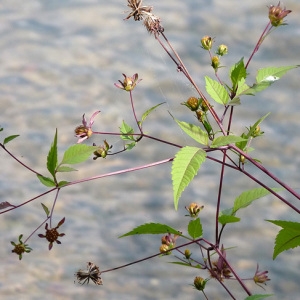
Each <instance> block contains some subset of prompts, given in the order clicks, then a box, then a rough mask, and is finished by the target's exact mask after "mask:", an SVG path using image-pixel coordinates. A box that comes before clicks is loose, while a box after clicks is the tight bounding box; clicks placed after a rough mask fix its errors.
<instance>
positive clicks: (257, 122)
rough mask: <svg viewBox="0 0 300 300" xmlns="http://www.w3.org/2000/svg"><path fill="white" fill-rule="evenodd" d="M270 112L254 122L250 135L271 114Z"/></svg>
mask: <svg viewBox="0 0 300 300" xmlns="http://www.w3.org/2000/svg"><path fill="white" fill-rule="evenodd" d="M269 114H270V113H267V114H266V115H264V116H263V117H261V118H260V119H259V120H258V121H256V122H255V123H254V125H253V126H251V128H250V130H249V133H248V137H250V136H252V135H253V133H254V131H255V130H256V127H257V126H258V125H259V124H260V123H261V122H262V121H263V120H264V119H265V118H266V117H267V116H268V115H269Z"/></svg>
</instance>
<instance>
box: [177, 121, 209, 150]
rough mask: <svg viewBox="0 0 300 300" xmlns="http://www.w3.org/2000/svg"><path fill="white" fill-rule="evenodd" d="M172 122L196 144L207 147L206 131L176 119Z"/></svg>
mask: <svg viewBox="0 0 300 300" xmlns="http://www.w3.org/2000/svg"><path fill="white" fill-rule="evenodd" d="M174 120H175V121H176V123H177V124H178V125H179V126H180V128H181V129H182V130H183V131H184V132H185V133H186V134H187V135H189V136H190V137H191V138H192V139H194V140H195V141H196V142H198V143H200V144H201V145H205V146H207V145H208V134H207V132H206V131H204V130H202V129H201V128H200V127H199V126H196V125H194V124H190V123H186V122H182V121H179V120H176V119H174Z"/></svg>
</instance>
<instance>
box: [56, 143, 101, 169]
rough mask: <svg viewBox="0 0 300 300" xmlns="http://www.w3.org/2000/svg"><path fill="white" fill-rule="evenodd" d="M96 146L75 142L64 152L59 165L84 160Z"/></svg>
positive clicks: (77, 162)
mask: <svg viewBox="0 0 300 300" xmlns="http://www.w3.org/2000/svg"><path fill="white" fill-rule="evenodd" d="M97 148H98V147H97V146H88V145H85V144H75V145H72V146H70V147H69V148H68V149H67V150H66V151H65V153H64V157H63V160H62V162H61V163H60V164H59V167H61V165H64V164H69V165H73V164H79V163H81V162H84V161H86V160H87V159H88V158H89V157H90V155H91V154H92V153H93V152H94V151H96V150H97Z"/></svg>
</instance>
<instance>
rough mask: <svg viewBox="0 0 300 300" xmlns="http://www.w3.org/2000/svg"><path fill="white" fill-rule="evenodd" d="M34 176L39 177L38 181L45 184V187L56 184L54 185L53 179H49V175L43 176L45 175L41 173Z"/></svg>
mask: <svg viewBox="0 0 300 300" xmlns="http://www.w3.org/2000/svg"><path fill="white" fill-rule="evenodd" d="M36 176H37V178H38V179H39V181H40V182H41V183H42V184H43V185H45V186H47V187H53V186H56V185H55V182H54V181H53V179H51V178H49V177H45V176H43V175H39V174H37V175H36Z"/></svg>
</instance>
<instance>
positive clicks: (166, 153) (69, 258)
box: [0, 0, 300, 300]
mask: <svg viewBox="0 0 300 300" xmlns="http://www.w3.org/2000/svg"><path fill="white" fill-rule="evenodd" d="M126 3H127V2H126V1H125V0H122V1H121V0H110V1H101V0H98V1H97V0H85V1H84V0H77V1H68V0H60V1H58V0H52V1H42V0H40V1H34V0H28V1H20V0H18V1H17V0H10V1H8V0H3V1H2V2H1V3H0V17H1V22H0V37H1V38H0V62H1V68H0V92H1V93H0V99H1V100H0V111H1V119H0V123H1V126H2V127H4V128H5V131H4V133H5V135H6V136H7V135H11V134H20V137H19V138H17V139H16V140H14V141H13V142H11V143H10V144H8V149H9V150H10V151H11V152H12V153H14V154H15V155H16V157H17V158H18V159H20V160H21V161H22V162H24V163H25V164H27V165H28V166H30V167H31V168H33V169H34V170H36V171H38V172H40V173H43V174H45V175H46V174H47V171H46V167H45V163H46V157H47V153H48V150H49V147H50V144H51V141H52V140H53V136H54V132H55V128H57V129H58V143H59V155H60V157H61V156H62V154H63V151H64V150H65V149H67V148H68V147H69V146H70V145H72V144H73V143H75V142H76V139H75V138H74V134H73V131H74V128H75V127H76V126H77V125H79V124H80V122H81V117H82V115H83V114H84V113H86V115H87V116H90V115H91V114H92V113H93V112H94V111H95V110H101V113H100V115H99V116H98V117H97V119H96V121H95V125H94V126H95V127H94V129H95V130H98V131H109V132H117V131H118V128H119V126H120V125H121V122H122V120H126V121H127V122H128V123H130V124H132V125H133V124H134V121H133V116H132V112H131V109H130V102H129V99H128V95H127V94H126V93H124V92H123V91H121V90H118V89H116V88H115V87H114V85H113V83H114V82H117V80H118V79H122V75H121V74H122V73H126V74H128V75H132V74H134V73H136V72H137V73H138V74H139V76H140V78H143V80H142V82H141V83H140V84H139V86H138V88H137V89H136V91H135V94H134V97H135V104H136V110H137V113H138V114H140V115H141V114H142V113H143V112H144V111H145V110H146V109H148V108H149V107H151V106H153V105H155V104H158V103H161V102H166V104H165V105H164V106H161V107H160V108H159V109H157V110H156V113H155V114H153V115H151V116H149V120H148V123H147V122H146V123H145V125H144V126H145V128H144V129H145V131H147V133H149V134H151V135H154V136H156V137H158V138H162V139H167V140H169V141H171V142H173V143H178V144H184V143H190V142H191V141H190V140H189V139H188V138H187V137H186V136H185V135H184V134H183V133H178V128H177V127H176V126H175V125H174V122H173V120H172V118H171V117H170V115H169V113H168V111H169V112H171V114H172V115H174V116H176V118H178V119H183V120H186V121H190V122H191V121H193V120H194V119H193V118H192V117H189V116H187V114H186V112H187V109H186V108H185V107H183V106H182V105H180V103H181V102H183V101H185V100H186V99H187V97H189V96H191V95H194V94H193V93H194V92H193V90H192V88H191V87H190V85H189V84H188V83H187V81H186V80H185V79H184V78H183V76H182V74H180V73H178V72H177V71H176V67H175V65H174V64H173V63H172V61H171V60H170V59H169V58H168V56H167V54H166V53H165V52H164V51H163V49H162V48H161V47H160V46H159V44H158V43H157V42H156V41H155V39H154V38H153V36H150V35H149V34H148V33H147V32H146V30H145V28H143V26H142V24H140V23H138V22H134V21H133V20H131V19H130V20H129V21H126V22H125V21H123V19H124V18H125V16H126V14H124V13H123V12H124V11H126V10H127V7H126ZM145 4H150V5H154V12H155V13H156V14H157V15H159V16H160V17H161V19H162V22H163V25H164V28H165V34H166V35H167V37H168V38H169V40H170V41H171V42H172V44H173V45H174V47H175V48H176V49H177V51H178V52H179V54H180V55H181V57H182V59H183V61H184V62H185V63H186V66H187V67H188V69H189V71H190V73H191V74H192V76H194V78H195V80H196V82H197V83H199V86H200V87H201V88H204V80H203V77H204V75H209V76H212V77H213V75H214V74H213V72H212V70H211V67H210V66H209V58H208V56H207V53H205V52H204V51H203V50H202V49H201V48H200V46H199V40H200V39H201V38H202V36H204V35H211V36H213V37H215V40H216V43H217V44H220V43H224V44H227V45H228V46H229V54H228V55H227V56H226V57H224V60H223V61H222V65H224V66H227V67H228V66H230V65H232V64H233V63H235V62H236V61H238V60H239V59H240V58H241V57H243V56H244V57H245V58H248V57H249V55H250V53H251V51H252V49H253V47H254V45H255V42H256V41H257V39H258V37H259V36H260V34H261V32H262V30H263V29H264V27H265V26H266V24H267V22H268V19H267V13H268V10H267V8H266V6H267V5H269V4H270V3H269V1H260V0H253V1H247V2H246V1H243V2H241V1H236V0H234V1H229V0H227V1H222V0H215V1H199V0H197V1H195V0H186V1H178V0H165V1H158V0H155V1H152V2H151V1H146V3H145ZM273 4H277V3H273ZM284 4H285V5H286V6H287V8H289V9H292V10H293V13H292V14H290V15H289V16H288V18H287V19H288V23H289V25H288V26H284V27H282V28H279V29H278V30H276V31H275V32H274V33H272V34H271V35H270V37H268V38H267V39H266V41H265V43H264V45H263V47H262V48H261V50H260V51H259V53H257V55H256V56H255V57H254V60H253V63H252V65H250V67H249V72H250V73H251V74H252V75H251V76H252V77H251V78H254V76H255V75H254V74H255V72H256V70H257V69H258V68H260V67H266V66H273V65H274V66H281V65H295V64H299V40H300V39H299V37H300V21H299V20H300V18H299V11H300V4H299V3H298V1H296V0H294V1H285V3H284ZM219 72H220V76H223V78H225V76H226V74H227V72H228V68H223V69H221V70H220V71H219ZM299 95H300V90H299V70H297V69H296V70H293V71H291V72H289V73H288V74H287V75H286V76H285V77H283V78H282V80H280V81H279V82H276V84H274V85H273V86H272V87H271V88H270V89H269V90H268V91H265V92H262V93H260V94H259V95H258V96H257V97H249V96H247V97H245V99H242V104H243V105H242V106H240V107H237V108H236V113H237V114H236V116H235V121H236V123H235V128H233V130H237V132H238V133H241V132H242V131H243V128H244V127H245V126H249V125H250V124H251V123H252V124H253V123H254V122H255V121H256V120H258V119H259V118H260V117H261V116H263V115H265V114H266V113H268V112H269V111H271V112H272V114H271V115H270V116H269V117H268V119H267V120H266V121H265V122H264V124H263V131H265V137H264V138H262V139H259V140H258V141H257V142H256V144H255V148H256V151H257V152H256V153H257V156H256V157H257V158H258V159H260V160H261V161H263V163H264V165H265V166H266V167H267V168H269V169H270V170H271V171H272V172H273V173H274V174H275V175H276V176H278V177H279V178H281V179H284V180H285V181H286V182H287V183H289V184H290V185H291V186H292V187H299V179H300V177H299V172H298V170H299V164H300V158H299V155H298V154H299V150H298V148H297V145H299V142H300V139H299V134H298V132H299V130H298V128H299V125H300V124H299V109H300V105H299V103H300V102H299V101H298V99H299ZM189 118H190V119H189ZM105 138H107V140H108V142H109V143H110V144H113V150H114V149H115V150H117V149H121V148H122V142H121V141H119V139H118V137H116V136H112V137H109V136H105V137H104V136H100V138H99V137H98V136H93V137H92V138H91V140H90V141H91V143H92V142H96V143H98V144H101V143H102V141H103V139H105ZM175 153H176V148H172V147H165V146H163V145H162V144H159V143H155V142H153V141H149V140H145V141H144V140H143V141H142V142H141V145H140V146H139V147H137V148H136V149H134V150H132V151H131V152H128V153H126V154H123V155H118V156H114V157H109V158H107V159H106V160H100V159H99V160H96V161H92V160H89V161H88V162H86V163H83V164H80V165H78V166H76V167H77V169H78V172H74V173H72V174H62V175H60V179H64V180H79V179H82V178H87V177H90V176H95V175H98V174H104V173H107V172H111V171H116V170H119V169H121V168H129V167H133V166H140V165H142V164H143V163H151V162H153V161H158V160H162V159H166V158H170V157H172V156H173V155H174V154H175ZM0 159H1V175H2V176H1V180H0V187H1V189H0V200H1V201H9V202H11V203H13V204H20V203H23V202H24V201H26V200H29V199H31V198H33V197H35V196H37V195H39V194H41V193H43V192H45V191H46V190H47V189H46V187H43V186H41V184H39V182H38V180H37V179H36V178H35V176H33V175H32V173H31V172H30V171H28V170H25V169H24V168H22V167H21V166H20V165H19V164H18V163H16V162H15V161H13V160H12V159H10V158H9V157H8V156H7V154H5V153H4V152H3V151H1V153H0ZM170 167H171V166H170V164H164V165H161V166H159V167H157V168H149V169H146V170H142V171H138V172H134V173H127V174H126V175H120V176H117V177H109V178H104V179H102V180H97V181H91V182H87V183H83V184H79V185H74V186H70V187H67V188H65V189H63V190H62V191H61V193H60V195H59V198H58V201H57V204H56V206H55V213H54V220H53V222H54V223H55V224H57V223H58V222H59V220H61V219H62V218H63V217H66V222H65V224H64V225H63V226H62V227H61V228H60V229H61V231H62V232H64V233H66V235H65V236H64V237H62V238H61V239H60V240H61V242H62V245H56V244H55V245H54V246H53V249H52V250H51V251H48V250H47V247H48V245H47V243H46V241H45V240H41V239H40V238H38V237H37V235H36V234H34V236H33V237H32V238H31V239H30V240H29V244H30V246H31V247H32V248H33V249H34V250H33V251H32V253H30V254H25V255H24V258H23V259H22V260H21V261H19V260H18V258H17V256H16V255H14V254H11V249H12V246H11V245H10V241H12V240H14V241H15V242H16V241H17V237H18V236H19V235H20V234H23V235H24V237H28V236H29V235H30V234H31V233H32V232H33V230H34V229H35V228H37V227H38V226H39V225H40V224H41V222H42V220H44V217H45V214H44V211H43V210H42V208H41V205H40V203H41V202H43V203H44V204H46V205H48V206H49V207H51V204H52V203H53V200H54V196H55V195H54V194H53V193H51V194H48V195H46V196H45V197H44V198H42V199H37V200H36V201H34V202H31V203H30V204H28V205H26V206H24V207H22V208H20V209H18V210H14V211H12V212H10V213H6V214H3V215H1V218H0V226H1V242H2V247H1V249H0V258H1V261H2V265H1V269H2V271H1V273H0V291H1V292H0V293H1V297H2V298H3V299H45V300H47V299H112V300H113V299H125V300H126V299H200V298H199V297H200V296H199V293H197V291H196V290H194V289H192V287H191V286H190V284H192V282H193V279H194V277H195V276H198V275H200V276H203V277H206V276H207V274H206V273H205V272H203V273H200V272H197V271H196V270H195V269H186V268H183V267H180V266H176V265H172V264H168V263H167V262H168V261H174V260H175V259H174V258H172V257H160V258H154V259H152V260H149V261H145V262H142V263H140V264H137V265H134V266H130V267H128V268H125V269H121V270H118V271H114V272H108V273H103V275H102V278H103V282H104V285H103V286H101V287H98V286H95V285H93V284H90V285H88V286H78V285H75V284H74V277H73V274H74V272H75V271H76V270H77V269H79V268H84V267H85V265H86V262H87V261H93V262H95V263H97V264H98V265H99V266H100V268H101V270H107V269H110V268H113V267H117V266H120V265H123V264H127V263H129V262H131V261H134V260H137V259H141V258H143V257H146V256H150V255H153V254H154V253H156V252H157V251H158V248H159V246H160V236H137V237H128V238H123V239H118V236H120V235H122V234H124V233H125V232H127V231H129V230H131V229H132V228H134V227H135V226H137V225H140V224H142V223H145V222H150V221H151V222H161V223H167V224H169V225H170V226H173V227H175V228H178V229H181V230H184V229H185V228H186V225H187V222H188V218H183V216H184V215H185V210H184V206H186V205H188V204H189V203H190V202H192V201H196V202H199V203H201V204H204V205H205V210H204V212H203V215H202V222H203V226H204V231H205V238H207V239H212V237H213V232H212V231H211V230H210V229H209V228H210V227H211V226H213V222H212V220H213V219H214V206H215V202H216V201H215V199H216V196H217V186H218V182H217V178H218V174H219V167H218V166H215V165H214V164H212V163H211V162H207V163H206V164H205V165H204V166H203V168H202V169H201V171H200V172H199V174H198V177H197V180H196V181H194V182H193V183H192V184H191V186H189V187H188V188H187V190H186V191H185V192H184V194H183V197H182V199H181V200H180V205H179V209H178V211H177V212H175V211H174V208H173V200H172V199H173V198H172V197H173V196H172V187H171V179H170ZM247 168H248V169H249V171H251V172H254V174H256V175H257V176H258V178H260V179H261V180H264V181H265V182H266V183H269V184H271V185H272V184H273V183H271V181H270V180H268V179H266V178H265V176H264V175H262V174H260V173H257V172H256V171H255V170H254V169H252V168H251V166H247ZM234 175H236V174H235V173H233V172H232V171H228V173H226V177H225V183H226V184H228V185H229V186H230V188H229V189H225V190H224V195H223V196H224V201H225V202H224V206H223V207H222V208H228V207H230V206H231V205H232V202H233V199H234V198H235V197H236V196H237V195H238V194H239V193H241V192H242V191H243V190H245V189H250V188H253V187H256V185H255V184H254V183H252V182H249V181H248V180H247V179H246V178H245V177H242V176H237V177H236V176H234ZM287 199H288V200H290V201H294V200H293V199H290V198H289V196H287ZM294 202H295V204H297V202H296V201H294ZM240 216H241V217H242V222H240V223H239V224H238V225H232V226H230V227H228V230H227V231H225V234H224V241H225V242H226V247H231V246H237V247H236V248H234V249H232V250H231V251H229V252H228V255H227V257H228V259H229V260H230V261H231V262H232V264H233V265H234V267H237V268H238V269H239V270H240V272H241V273H240V274H241V276H242V277H244V278H249V277H252V276H253V274H254V271H255V269H256V263H257V262H258V263H259V264H260V268H261V269H262V270H264V269H266V268H268V270H269V272H270V273H269V275H270V278H271V281H270V282H269V283H268V286H267V287H266V291H263V290H262V289H260V288H259V287H257V288H256V289H254V291H255V292H257V293H275V294H276V297H274V299H283V298H284V299H287V298H286V293H288V295H289V299H296V298H297V297H298V295H299V280H300V276H299V271H298V270H299V267H300V261H299V255H297V252H298V251H299V250H298V249H297V248H296V249H294V250H293V251H289V252H287V253H284V254H282V255H280V256H279V257H278V258H277V259H276V260H275V261H274V262H273V260H272V249H273V243H274V238H275V236H276V233H277V231H278V229H277V228H275V226H273V225H271V224H265V222H264V221H263V220H264V219H284V218H290V219H291V218H292V219H294V220H297V217H298V216H297V215H296V214H295V213H293V212H292V211H291V210H290V209H288V208H287V207H286V206H284V205H283V204H282V203H281V202H279V201H278V200H276V199H274V197H269V198H265V199H263V200H261V201H257V203H255V204H253V208H252V210H251V209H249V210H245V211H244V212H242V213H241V215H240ZM41 232H44V230H43V227H42V228H41V229H39V230H38V233H41ZM224 241H223V242H224ZM178 243H180V241H178ZM194 252H195V253H197V250H196V249H194ZM230 287H231V289H232V290H233V291H234V292H235V293H236V294H235V295H236V297H237V299H243V298H244V297H245V296H246V295H245V294H243V293H240V292H239V291H237V290H236V285H235V284H233V283H231V285H230ZM249 287H250V288H253V286H252V285H251V284H250V283H249ZM207 294H208V295H209V297H211V298H210V299H226V298H228V297H227V296H226V294H225V293H224V290H222V289H221V287H219V286H218V285H217V284H214V283H213V282H210V284H209V285H208V288H207Z"/></svg>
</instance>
